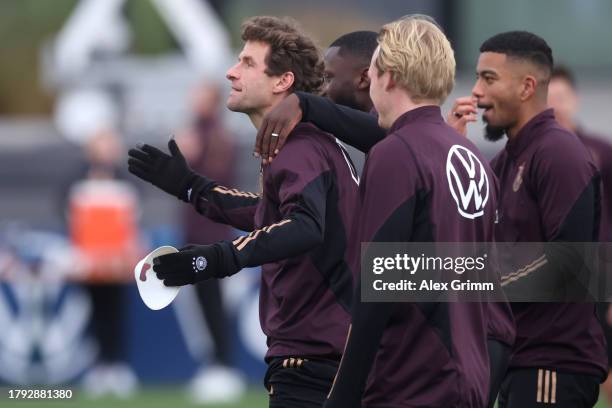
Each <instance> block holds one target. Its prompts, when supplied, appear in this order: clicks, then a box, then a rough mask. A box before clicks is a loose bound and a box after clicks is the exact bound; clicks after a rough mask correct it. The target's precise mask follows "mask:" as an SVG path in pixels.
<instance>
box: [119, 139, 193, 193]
mask: <svg viewBox="0 0 612 408" xmlns="http://www.w3.org/2000/svg"><path fill="white" fill-rule="evenodd" d="M168 149H169V150H170V153H171V154H172V155H171V156H170V155H168V154H166V153H164V152H162V151H161V150H159V149H157V148H155V147H153V146H151V145H148V144H143V145H141V146H138V148H133V149H130V151H129V152H128V155H129V157H130V158H129V159H128V169H129V171H130V173H132V174H133V175H135V176H136V177H139V178H141V179H143V180H145V181H148V182H149V183H151V184H153V185H154V186H156V187H159V188H160V189H162V190H164V191H165V192H166V193H169V194H172V195H173V196H175V197H177V198H178V199H180V200H183V201H185V202H189V201H190V198H191V197H190V189H191V187H192V185H193V184H194V182H195V181H196V179H198V178H201V177H200V176H198V175H197V174H195V173H194V172H193V170H191V168H190V167H189V165H188V164H187V161H186V160H185V158H184V157H183V154H182V153H181V151H180V150H179V148H178V146H177V144H176V142H175V141H174V139H170V141H169V142H168Z"/></svg>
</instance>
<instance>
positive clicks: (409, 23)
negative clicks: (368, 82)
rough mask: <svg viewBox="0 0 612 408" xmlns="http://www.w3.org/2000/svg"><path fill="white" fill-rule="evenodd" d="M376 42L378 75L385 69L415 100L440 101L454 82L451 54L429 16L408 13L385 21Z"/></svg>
mask: <svg viewBox="0 0 612 408" xmlns="http://www.w3.org/2000/svg"><path fill="white" fill-rule="evenodd" d="M378 44H379V51H378V56H377V57H376V60H375V61H374V63H375V66H376V68H377V69H378V71H379V74H380V75H382V74H383V73H384V72H387V71H389V72H390V73H391V75H392V77H393V80H394V81H396V82H397V83H398V84H399V85H400V86H402V87H403V88H405V89H406V90H407V91H408V92H409V94H410V97H411V99H412V100H413V101H414V102H416V103H418V102H420V101H423V100H426V99H432V100H435V101H438V103H439V104H442V103H444V101H445V100H446V98H447V97H448V95H449V94H450V92H451V91H452V89H453V86H454V85H455V66H456V63H455V55H454V52H453V48H452V47H451V45H450V42H449V41H448V39H447V38H446V36H445V35H444V33H443V32H442V30H441V29H440V27H438V25H437V24H436V23H435V21H434V20H433V19H432V18H430V17H428V16H422V15H410V16H405V17H402V18H401V19H399V20H396V21H393V22H391V23H388V24H385V25H384V26H383V27H382V29H381V30H380V33H379V34H378Z"/></svg>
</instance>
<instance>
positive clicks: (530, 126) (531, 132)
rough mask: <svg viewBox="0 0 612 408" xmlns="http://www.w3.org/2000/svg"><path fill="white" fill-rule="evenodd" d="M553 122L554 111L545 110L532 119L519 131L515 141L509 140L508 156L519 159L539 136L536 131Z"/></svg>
mask: <svg viewBox="0 0 612 408" xmlns="http://www.w3.org/2000/svg"><path fill="white" fill-rule="evenodd" d="M553 120H555V114H554V110H553V109H546V110H543V111H542V112H540V113H538V114H537V115H535V116H534V117H533V118H531V120H530V121H529V122H527V123H526V124H525V126H523V127H522V128H521V130H519V132H518V133H517V134H516V137H515V138H514V139H513V140H510V139H508V142H507V143H506V151H507V152H508V154H509V155H510V156H512V157H518V156H519V155H520V154H521V153H522V152H523V150H525V149H526V148H527V146H529V144H530V143H532V142H533V140H534V137H535V136H537V133H535V131H536V129H537V128H539V127H540V126H542V125H545V124H547V123H550V121H553Z"/></svg>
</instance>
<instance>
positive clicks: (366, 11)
mask: <svg viewBox="0 0 612 408" xmlns="http://www.w3.org/2000/svg"><path fill="white" fill-rule="evenodd" d="M411 13H423V14H428V15H431V16H433V17H434V18H435V19H436V20H437V21H438V22H439V23H440V24H441V25H442V26H443V28H444V29H445V31H446V33H447V34H448V36H449V37H450V39H451V41H452V44H453V47H454V49H455V52H456V57H457V61H458V80H457V85H456V88H455V90H454V92H453V93H452V94H451V96H450V97H449V99H448V101H449V102H447V106H445V109H448V108H449V106H450V103H452V101H453V100H454V99H455V98H456V97H459V96H464V95H468V94H469V93H470V89H471V86H472V84H473V80H474V78H475V74H474V71H475V64H476V60H477V58H478V48H479V46H480V44H481V43H482V41H484V40H485V39H486V38H488V37H489V36H491V35H493V34H495V33H498V32H501V31H507V30H514V29H525V30H529V31H533V32H535V33H536V34H539V35H541V36H542V37H544V38H545V39H546V40H547V41H548V42H549V44H550V45H551V47H552V49H553V52H554V57H555V60H556V61H557V62H559V63H563V64H564V65H566V66H569V67H571V69H572V70H574V73H575V75H576V78H577V84H578V87H577V91H578V94H579V97H580V110H579V114H578V117H579V123H580V124H581V125H582V126H583V127H584V128H586V129H588V130H589V131H591V132H592V133H594V134H596V135H598V137H601V138H603V139H606V140H608V141H609V142H612V130H610V108H611V106H612V41H611V39H612V26H611V25H610V24H609V21H610V19H611V18H612V2H610V1H609V0H540V1H538V2H533V1H530V0H515V1H513V2H504V1H498V0H495V1H490V0H462V1H457V0H385V1H379V2H372V1H368V0H353V1H350V2H349V1H342V0H310V1H308V2H306V3H305V2H302V1H297V0H285V1H282V2H280V1H272V0H249V1H247V0H211V1H207V0H2V1H1V2H0V61H2V63H1V64H0V384H1V385H3V386H6V387H11V386H28V387H33V386H35V385H37V384H38V385H45V386H53V387H64V388H65V387H71V388H73V389H74V390H75V395H76V398H78V399H79V401H80V403H79V406H107V405H108V403H109V401H110V400H111V399H112V400H113V404H115V405H116V406H123V405H121V404H125V406H130V407H137V406H140V405H142V406H147V407H156V406H160V407H161V406H167V405H168V404H171V403H172V404H179V406H183V405H185V406H191V405H194V406H195V405H202V404H204V405H206V406H217V405H218V404H221V405H219V406H230V407H234V406H235V407H259V406H261V407H263V406H266V404H267V398H266V395H265V393H264V389H263V387H262V378H263V373H264V369H265V367H264V364H263V354H264V352H265V349H266V346H265V338H264V336H263V334H262V333H261V329H260V327H259V321H258V310H257V304H258V280H259V271H258V270H257V269H253V270H246V271H243V272H242V273H240V274H238V275H236V276H234V277H232V278H231V279H229V280H225V281H223V282H220V284H219V283H216V282H215V283H211V284H210V285H208V284H207V285H205V286H202V287H197V288H194V287H186V288H184V289H182V290H181V292H180V294H179V296H178V298H177V300H176V301H175V302H174V303H173V305H172V306H171V307H168V308H166V309H163V310H162V311H158V312H153V311H151V310H149V309H147V308H146V307H145V306H144V304H143V303H142V301H141V300H140V298H139V295H138V291H137V289H136V287H135V285H134V284H133V269H132V268H133V266H134V265H135V263H136V262H137V260H138V259H140V258H141V257H142V256H143V255H145V254H146V253H148V252H149V251H150V250H151V249H153V248H155V247H157V246H160V245H173V246H177V247H180V246H181V245H183V244H184V243H186V242H198V243H206V242H214V241H216V240H220V239H228V238H231V237H232V236H235V235H236V234H238V233H239V232H238V231H231V230H227V229H225V228H222V227H219V226H218V225H215V224H212V223H207V221H205V220H201V219H199V218H200V217H198V216H197V215H196V214H195V213H194V212H193V211H192V210H191V209H190V208H185V207H186V206H185V205H183V204H182V203H181V202H179V201H178V200H176V199H174V198H171V197H169V196H166V195H165V194H164V193H162V192H160V191H156V190H155V189H153V188H152V187H150V186H149V185H145V184H144V183H142V182H138V181H137V179H136V178H135V177H132V176H131V175H129V174H128V173H127V166H126V160H127V159H126V151H127V149H128V148H129V147H131V146H133V145H135V144H136V143H138V142H146V143H150V144H154V145H157V146H164V145H165V143H166V142H167V140H168V138H169V135H172V134H174V135H175V136H176V138H177V140H178V141H179V144H180V146H181V148H182V150H183V151H185V152H186V156H188V157H187V158H188V160H189V161H190V162H191V164H192V166H193V167H194V168H196V169H197V170H198V171H200V172H202V173H203V174H206V175H208V176H210V177H211V178H213V179H216V180H219V181H222V182H223V183H226V184H231V185H233V186H236V187H238V188H240V189H243V190H246V191H250V190H258V185H257V180H258V173H259V162H258V160H257V159H255V158H253V157H252V155H251V152H252V150H253V142H254V138H255V131H254V129H253V128H252V125H251V124H250V122H249V121H248V119H246V116H245V115H241V114H237V113H231V112H229V111H227V109H225V106H224V100H225V94H226V92H227V91H228V86H227V84H226V82H227V81H226V80H225V71H226V70H227V68H228V67H229V66H230V65H231V64H232V63H233V61H234V60H235V57H236V55H237V52H238V51H239V49H240V47H241V43H240V38H239V37H240V23H241V21H242V20H243V19H244V18H247V17H250V16H253V15H264V14H268V15H276V16H283V15H288V16H292V17H294V18H296V19H297V20H298V21H300V22H301V24H302V25H303V27H304V28H305V29H306V30H307V31H308V32H309V33H311V34H312V35H313V37H314V38H315V39H316V41H317V43H318V44H319V45H320V46H321V48H322V49H325V48H326V47H327V46H328V45H329V44H330V43H331V42H332V41H333V40H334V39H336V38H337V37H338V36H340V35H342V34H345V33H347V32H350V31H355V30H375V31H376V30H378V28H379V27H380V26H381V25H382V24H383V23H384V22H387V21H390V20H393V19H395V18H397V17H400V16H402V15H405V14H411ZM482 127H483V126H482V123H477V124H474V125H472V126H471V127H470V130H469V137H470V138H471V139H472V140H473V141H474V142H476V143H477V145H478V146H479V147H480V148H481V149H482V150H483V151H484V152H485V153H486V154H487V156H489V157H491V156H492V155H494V154H495V153H496V152H497V151H498V150H499V149H500V148H501V144H500V143H496V144H495V143H490V142H485V141H483V139H482V136H481V135H482ZM351 153H352V155H353V157H354V159H355V161H356V162H357V163H358V164H359V165H361V164H362V162H363V157H362V155H361V154H359V153H357V152H355V151H354V150H352V151H351ZM1 398H4V397H1ZM4 402H5V401H3V406H5V405H4ZM601 404H602V405H601V406H602V407H603V406H605V405H604V403H603V402H602V403H601Z"/></svg>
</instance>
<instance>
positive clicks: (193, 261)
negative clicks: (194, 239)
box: [153, 242, 240, 286]
mask: <svg viewBox="0 0 612 408" xmlns="http://www.w3.org/2000/svg"><path fill="white" fill-rule="evenodd" d="M223 245H224V243H223V242H219V243H216V244H213V245H188V246H186V247H183V248H181V249H180V251H179V252H176V253H174V254H168V255H162V256H158V257H157V258H154V259H153V271H154V272H155V273H156V274H157V277H158V278H159V279H161V280H163V281H164V285H166V286H183V285H188V284H194V283H197V282H201V281H203V280H206V279H210V278H224V277H226V276H229V275H233V274H234V273H236V272H238V270H239V269H240V268H238V267H237V266H236V264H235V263H234V261H233V257H232V256H231V254H230V256H224V248H223Z"/></svg>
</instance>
